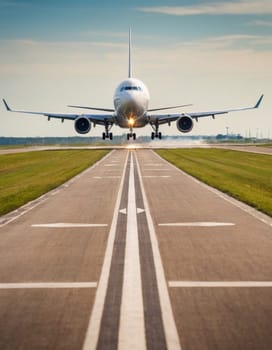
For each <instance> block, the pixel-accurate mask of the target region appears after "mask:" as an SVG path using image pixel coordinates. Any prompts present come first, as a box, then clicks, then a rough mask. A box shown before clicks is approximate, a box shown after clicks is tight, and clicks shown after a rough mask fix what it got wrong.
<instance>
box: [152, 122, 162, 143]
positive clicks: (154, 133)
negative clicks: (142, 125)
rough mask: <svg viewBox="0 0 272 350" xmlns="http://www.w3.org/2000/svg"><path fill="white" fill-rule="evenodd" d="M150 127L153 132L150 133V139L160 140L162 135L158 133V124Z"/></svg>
mask: <svg viewBox="0 0 272 350" xmlns="http://www.w3.org/2000/svg"><path fill="white" fill-rule="evenodd" d="M151 127H152V129H153V130H154V131H153V132H152V133H151V139H152V140H154V138H158V139H160V140H161V138H162V133H161V132H160V131H159V124H158V123H156V124H151Z"/></svg>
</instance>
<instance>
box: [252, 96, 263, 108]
mask: <svg viewBox="0 0 272 350" xmlns="http://www.w3.org/2000/svg"><path fill="white" fill-rule="evenodd" d="M263 97H264V95H262V96H261V97H260V98H259V100H258V101H257V103H256V105H255V107H254V108H259V106H260V104H261V102H262V99H263Z"/></svg>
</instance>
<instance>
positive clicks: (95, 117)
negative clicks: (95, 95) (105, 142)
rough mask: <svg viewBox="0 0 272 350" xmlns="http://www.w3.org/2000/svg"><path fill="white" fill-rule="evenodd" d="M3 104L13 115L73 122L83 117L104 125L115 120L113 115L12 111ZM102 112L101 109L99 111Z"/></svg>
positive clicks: (4, 101)
mask: <svg viewBox="0 0 272 350" xmlns="http://www.w3.org/2000/svg"><path fill="white" fill-rule="evenodd" d="M3 103H4V105H5V107H6V110H7V111H8V112H15V113H25V114H32V115H33V114H34V115H43V116H45V117H48V119H50V118H56V119H61V120H65V119H68V120H75V119H77V118H78V117H80V116H84V117H85V118H88V119H89V120H90V121H91V122H93V123H95V124H100V125H105V123H114V121H115V119H114V116H113V114H71V113H63V114H62V113H47V112H32V111H20V110H14V109H11V108H10V107H9V105H8V104H7V101H6V100H5V99H3ZM101 110H103V109H101Z"/></svg>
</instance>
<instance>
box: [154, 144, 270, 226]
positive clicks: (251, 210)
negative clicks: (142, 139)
mask: <svg viewBox="0 0 272 350" xmlns="http://www.w3.org/2000/svg"><path fill="white" fill-rule="evenodd" d="M151 151H152V152H153V154H154V155H155V156H156V157H158V158H159V159H161V160H162V161H164V162H165V163H167V164H168V165H169V166H170V167H172V168H174V169H175V170H177V171H180V172H181V173H182V174H183V175H185V176H187V177H188V178H190V179H191V180H193V181H194V182H195V183H197V184H199V185H201V186H202V187H204V188H206V189H207V190H208V191H210V192H212V193H214V194H215V195H217V196H218V197H220V198H222V199H224V200H225V201H227V202H229V203H231V204H232V205H234V206H235V207H237V208H239V209H241V210H242V211H243V212H245V213H247V214H249V215H251V216H252V217H254V218H255V219H257V220H259V221H261V222H262V223H264V224H266V225H268V226H272V219H271V218H270V217H269V216H268V215H266V214H264V213H262V212H260V211H258V210H256V209H254V208H253V207H251V206H249V205H247V204H245V203H243V202H240V201H239V200H238V199H235V198H233V197H231V196H228V195H227V194H226V193H224V192H221V191H220V190H218V189H216V188H214V187H212V186H209V185H207V184H205V183H204V182H202V181H200V180H198V179H197V178H195V177H193V176H192V175H189V174H187V173H186V172H185V171H183V170H181V169H180V168H178V167H176V166H175V165H174V164H172V163H170V162H168V161H167V160H166V159H164V158H162V157H161V156H159V155H158V154H157V153H156V152H155V151H153V150H151Z"/></svg>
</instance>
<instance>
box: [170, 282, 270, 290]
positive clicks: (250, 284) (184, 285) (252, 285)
mask: <svg viewBox="0 0 272 350" xmlns="http://www.w3.org/2000/svg"><path fill="white" fill-rule="evenodd" d="M168 285H169V287H171V288H258V287H259V288H260V287H261V288H263V287H269V288H271V287H272V282H270V281H224V282H217V281H215V282H211V281H209V282H204V281H169V282H168Z"/></svg>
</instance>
